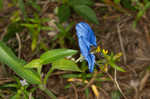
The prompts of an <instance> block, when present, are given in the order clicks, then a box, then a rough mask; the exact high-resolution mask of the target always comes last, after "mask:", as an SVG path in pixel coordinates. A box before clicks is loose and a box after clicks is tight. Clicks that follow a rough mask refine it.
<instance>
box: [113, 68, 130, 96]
mask: <svg viewBox="0 0 150 99" xmlns="http://www.w3.org/2000/svg"><path fill="white" fill-rule="evenodd" d="M114 81H115V83H116V86H117V87H118V89H119V91H120V93H121V94H122V96H123V97H124V98H125V99H127V97H126V96H125V95H124V93H123V91H122V89H121V88H120V86H119V83H118V82H117V70H116V69H115V74H114Z"/></svg>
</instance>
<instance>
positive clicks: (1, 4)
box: [0, 0, 3, 10]
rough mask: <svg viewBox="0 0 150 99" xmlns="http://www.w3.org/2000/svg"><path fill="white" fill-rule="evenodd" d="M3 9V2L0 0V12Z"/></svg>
mask: <svg viewBox="0 0 150 99" xmlns="http://www.w3.org/2000/svg"><path fill="white" fill-rule="evenodd" d="M2 8H3V0H0V10H1V9H2Z"/></svg>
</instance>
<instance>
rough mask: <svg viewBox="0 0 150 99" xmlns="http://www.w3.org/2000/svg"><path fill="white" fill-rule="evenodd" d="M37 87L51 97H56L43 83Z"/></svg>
mask: <svg viewBox="0 0 150 99" xmlns="http://www.w3.org/2000/svg"><path fill="white" fill-rule="evenodd" d="M39 88H40V89H41V90H42V91H44V92H45V93H46V94H47V95H48V96H49V97H50V98H51V99H57V97H56V96H55V95H54V94H53V93H52V92H51V91H50V90H49V89H47V88H46V87H45V86H44V85H39Z"/></svg>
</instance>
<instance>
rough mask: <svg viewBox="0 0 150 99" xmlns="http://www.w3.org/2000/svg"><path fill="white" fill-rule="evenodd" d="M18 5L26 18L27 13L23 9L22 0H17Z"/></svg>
mask: <svg viewBox="0 0 150 99" xmlns="http://www.w3.org/2000/svg"><path fill="white" fill-rule="evenodd" d="M18 6H19V8H20V10H21V12H22V14H23V15H24V18H25V19H26V18H27V13H26V11H25V4H24V1H23V0H18Z"/></svg>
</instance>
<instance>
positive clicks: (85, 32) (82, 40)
mask: <svg viewBox="0 0 150 99" xmlns="http://www.w3.org/2000/svg"><path fill="white" fill-rule="evenodd" d="M76 31H77V36H78V43H79V47H80V51H81V54H82V55H83V56H84V58H85V60H86V61H87V62H88V68H89V70H90V72H93V70H94V64H95V56H94V54H91V53H90V46H91V45H93V46H95V47H96V46H97V44H96V37H95V35H94V32H93V30H92V29H91V27H90V26H89V25H88V24H87V23H85V22H80V23H78V24H77V25H76Z"/></svg>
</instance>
